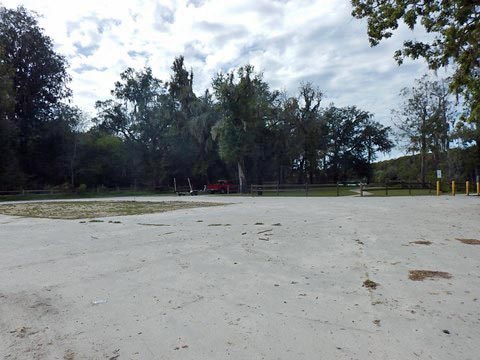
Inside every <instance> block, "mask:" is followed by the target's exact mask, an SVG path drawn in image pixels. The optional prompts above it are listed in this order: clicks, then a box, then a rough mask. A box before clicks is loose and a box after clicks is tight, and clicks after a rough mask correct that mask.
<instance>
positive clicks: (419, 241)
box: [410, 240, 432, 245]
mask: <svg viewBox="0 0 480 360" xmlns="http://www.w3.org/2000/svg"><path fill="white" fill-rule="evenodd" d="M410 244H417V245H432V242H431V241H428V240H416V241H410Z"/></svg>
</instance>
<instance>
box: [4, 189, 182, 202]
mask: <svg viewBox="0 0 480 360" xmlns="http://www.w3.org/2000/svg"><path fill="white" fill-rule="evenodd" d="M165 195H173V193H171V192H168V193H158V192H155V191H112V192H98V193H97V192H86V193H81V194H76V193H72V194H25V195H0V202H2V201H26V200H69V199H96V198H105V197H122V196H165Z"/></svg>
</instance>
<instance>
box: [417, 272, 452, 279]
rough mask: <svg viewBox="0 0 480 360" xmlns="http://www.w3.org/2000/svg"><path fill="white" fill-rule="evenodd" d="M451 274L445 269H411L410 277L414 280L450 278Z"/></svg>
mask: <svg viewBox="0 0 480 360" xmlns="http://www.w3.org/2000/svg"><path fill="white" fill-rule="evenodd" d="M451 277H452V275H451V274H449V273H447V272H444V271H432V270H410V271H409V275H408V278H409V279H410V280H413V281H423V280H425V279H450V278H451Z"/></svg>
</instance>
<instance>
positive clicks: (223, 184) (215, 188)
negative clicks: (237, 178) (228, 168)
mask: <svg viewBox="0 0 480 360" xmlns="http://www.w3.org/2000/svg"><path fill="white" fill-rule="evenodd" d="M206 190H207V191H208V192H209V193H210V194H215V193H220V194H230V193H232V192H235V191H237V185H234V184H232V183H231V182H229V181H228V180H218V181H217V182H216V183H214V184H208V185H207V186H206Z"/></svg>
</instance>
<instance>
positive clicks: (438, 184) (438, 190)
mask: <svg viewBox="0 0 480 360" xmlns="http://www.w3.org/2000/svg"><path fill="white" fill-rule="evenodd" d="M437 196H440V180H437Z"/></svg>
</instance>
